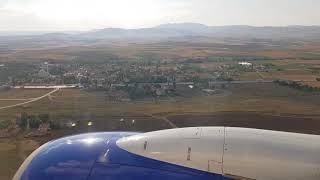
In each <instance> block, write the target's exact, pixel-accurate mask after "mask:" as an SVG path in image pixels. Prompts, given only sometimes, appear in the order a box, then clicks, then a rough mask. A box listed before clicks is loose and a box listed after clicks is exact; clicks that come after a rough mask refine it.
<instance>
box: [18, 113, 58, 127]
mask: <svg viewBox="0 0 320 180" xmlns="http://www.w3.org/2000/svg"><path fill="white" fill-rule="evenodd" d="M42 123H49V124H50V128H51V129H58V128H60V125H59V124H58V123H55V122H53V121H50V116H49V114H47V113H44V114H38V115H35V114H28V113H26V112H23V113H21V117H20V121H19V126H20V127H22V128H24V129H26V128H38V127H39V126H40V124H42Z"/></svg>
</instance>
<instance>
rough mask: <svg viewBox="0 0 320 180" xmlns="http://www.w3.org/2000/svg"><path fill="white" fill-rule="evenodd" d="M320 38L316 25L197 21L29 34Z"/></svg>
mask: <svg viewBox="0 0 320 180" xmlns="http://www.w3.org/2000/svg"><path fill="white" fill-rule="evenodd" d="M199 36H201V37H217V38H257V39H304V40H320V26H285V27H271V26H266V27H254V26H242V25H239V26H206V25H203V24H197V23H178V24H163V25H159V26H156V27H153V28H141V29H120V28H106V29H100V30H94V31H88V32H81V33H72V34H69V33H49V34H43V35H38V36H29V37H32V38H36V39H38V38H40V39H43V40H54V39H59V40H66V41H67V40H71V39H72V40H91V39H95V40H96V39H155V38H156V39H164V38H165V39H168V38H178V37H180V38H181V37H199Z"/></svg>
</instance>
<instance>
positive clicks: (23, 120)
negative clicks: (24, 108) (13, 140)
mask: <svg viewBox="0 0 320 180" xmlns="http://www.w3.org/2000/svg"><path fill="white" fill-rule="evenodd" d="M27 125H28V114H27V113H26V112H22V113H21V117H20V122H19V126H20V127H23V128H26V127H27Z"/></svg>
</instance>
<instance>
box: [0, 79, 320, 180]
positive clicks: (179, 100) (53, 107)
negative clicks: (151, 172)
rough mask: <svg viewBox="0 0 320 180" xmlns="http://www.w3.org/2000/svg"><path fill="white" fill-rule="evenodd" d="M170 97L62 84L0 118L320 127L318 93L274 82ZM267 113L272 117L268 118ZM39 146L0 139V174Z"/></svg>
mask: <svg viewBox="0 0 320 180" xmlns="http://www.w3.org/2000/svg"><path fill="white" fill-rule="evenodd" d="M13 91H14V92H15V93H17V92H16V91H15V90H13ZM28 91H30V92H24V91H22V92H23V93H24V94H28V95H31V96H33V95H34V94H36V93H39V91H38V90H28ZM32 91H34V92H32ZM5 93H6V94H10V93H12V92H5ZM15 93H12V95H15ZM0 94H1V93H0ZM15 96H17V95H15ZM174 100H175V101H159V102H158V103H156V102H154V101H136V102H129V103H121V102H119V103H114V102H109V101H108V100H107V99H106V94H105V93H104V92H88V91H83V90H79V89H64V90H61V91H59V92H57V93H55V94H53V97H52V99H48V98H45V99H43V100H41V101H38V102H35V103H31V104H28V105H26V106H24V107H20V108H13V109H9V110H6V111H0V119H1V120H7V119H9V120H10V119H13V118H16V117H18V116H19V115H20V113H21V112H23V111H25V112H28V113H31V114H32V113H35V114H38V113H49V114H50V117H51V119H53V120H66V119H72V120H83V121H84V122H86V121H87V120H91V121H93V122H94V126H93V128H92V129H90V131H116V130H132V131H151V130H157V129H166V128H170V126H169V125H168V123H167V122H165V121H164V119H163V118H169V119H170V120H172V121H173V122H174V123H176V125H178V127H183V126H191V125H192V126H204V125H234V126H237V125H243V126H248V127H259V128H263V127H266V128H269V129H272V128H273V129H278V130H279V129H280V130H285V129H286V128H287V130H289V131H296V132H300V131H303V130H305V132H311V133H318V132H319V131H315V130H314V129H315V128H316V129H320V123H318V122H320V109H319V106H320V103H319V102H320V94H317V93H304V92H301V91H297V90H294V89H290V88H287V87H282V86H278V85H276V84H270V83H269V84H246V85H240V84H239V85H230V86H229V87H228V88H227V89H225V90H224V91H222V92H221V93H218V94H214V95H201V96H190V97H176V98H174ZM226 111H227V112H238V114H227V115H221V112H226ZM219 113H220V115H219ZM246 113H249V114H246ZM252 113H254V114H252ZM280 117H286V118H280ZM290 117H292V118H290ZM294 117H295V118H294ZM121 118H124V119H125V120H129V122H130V121H131V120H133V119H134V120H136V125H135V127H130V128H129V127H121V126H119V120H120V119H121ZM269 119H270V120H271V121H268V120H269ZM291 119H292V121H291ZM184 120H185V121H184ZM247 120H250V121H247ZM302 121H303V122H302ZM249 122H250V123H249ZM290 122H292V123H290ZM248 123H249V124H248ZM299 123H303V124H304V126H301V128H300V129H299V128H298V129H297V125H298V124H299ZM249 125H250V126H249ZM78 128H79V129H77V130H74V131H66V130H61V131H56V132H54V134H55V135H54V136H53V137H52V138H57V137H61V136H65V135H68V134H74V133H80V132H88V131H89V129H88V128H87V126H85V125H81V124H80V125H79V127H78ZM302 128H304V129H302ZM299 130H300V131H299ZM41 142H42V141H41ZM44 142H45V141H44ZM38 146H39V144H38V143H37V142H34V141H29V140H26V139H22V140H21V139H18V140H6V139H2V140H0V158H1V160H5V161H1V162H7V161H8V162H10V164H7V163H0V174H1V176H0V179H10V178H11V176H12V174H13V173H14V172H15V170H16V169H17V167H18V166H19V164H20V163H21V161H22V159H23V158H24V157H26V156H27V155H28V153H30V152H31V151H32V150H33V149H35V148H37V147H38ZM21 149H22V150H21Z"/></svg>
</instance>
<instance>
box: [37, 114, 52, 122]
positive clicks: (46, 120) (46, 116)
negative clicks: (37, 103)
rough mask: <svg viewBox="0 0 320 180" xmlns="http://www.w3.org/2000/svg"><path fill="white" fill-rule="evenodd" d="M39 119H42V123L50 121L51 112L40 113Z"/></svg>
mask: <svg viewBox="0 0 320 180" xmlns="http://www.w3.org/2000/svg"><path fill="white" fill-rule="evenodd" d="M39 119H40V120H41V122H42V123H48V122H49V119H50V118H49V114H48V113H44V114H39Z"/></svg>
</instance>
